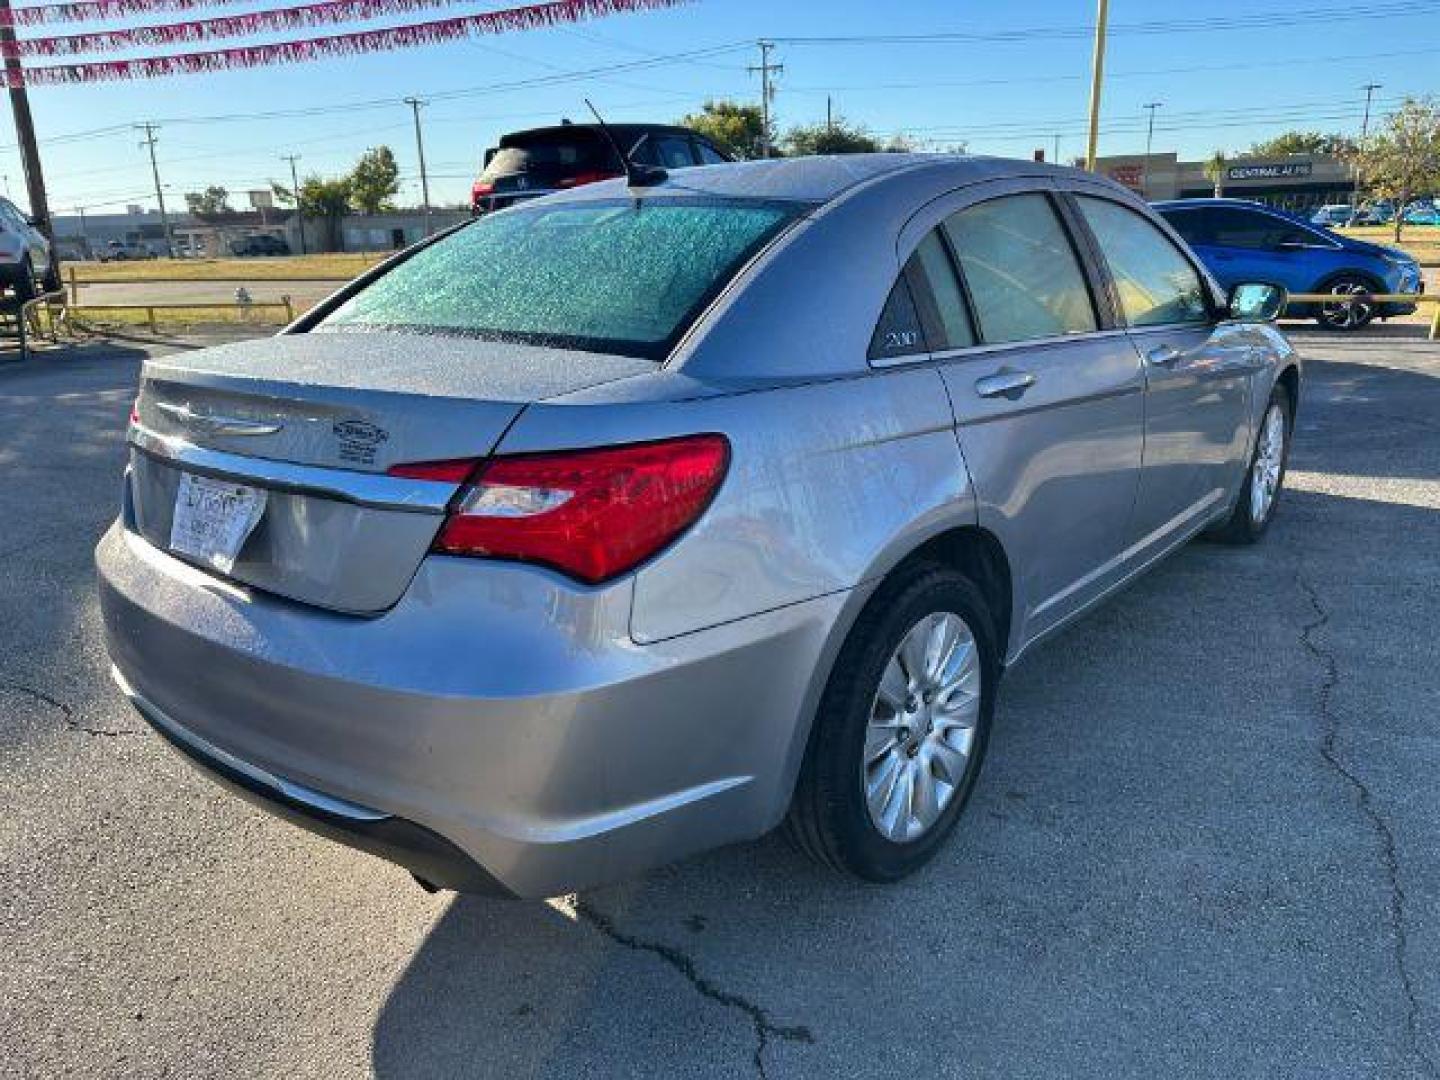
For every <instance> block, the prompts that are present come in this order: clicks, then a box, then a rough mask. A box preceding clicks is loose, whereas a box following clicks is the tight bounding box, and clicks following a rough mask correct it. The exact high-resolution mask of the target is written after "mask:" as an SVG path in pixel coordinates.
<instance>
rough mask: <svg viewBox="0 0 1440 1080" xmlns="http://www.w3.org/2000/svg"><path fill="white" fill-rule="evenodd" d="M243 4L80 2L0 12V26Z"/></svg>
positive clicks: (219, 0)
mask: <svg viewBox="0 0 1440 1080" xmlns="http://www.w3.org/2000/svg"><path fill="white" fill-rule="evenodd" d="M244 2H245V0H80V2H79V3H74V4H35V5H33V6H31V7H17V8H10V9H9V10H7V11H0V26H44V25H46V24H47V23H66V22H92V21H100V20H103V19H119V18H122V17H123V16H126V15H146V14H149V13H150V12H154V11H193V10H195V9H196V8H210V7H220V6H221V5H222V4H240V3H244Z"/></svg>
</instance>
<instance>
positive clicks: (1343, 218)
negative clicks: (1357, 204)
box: [1310, 203, 1355, 226]
mask: <svg viewBox="0 0 1440 1080" xmlns="http://www.w3.org/2000/svg"><path fill="white" fill-rule="evenodd" d="M1354 216H1355V208H1354V207H1353V206H1349V205H1347V204H1345V203H1331V204H1330V205H1328V206H1322V207H1320V209H1319V210H1316V211H1315V213H1313V214H1312V215H1310V224H1311V225H1325V226H1332V225H1349V224H1350V221H1351V219H1352V218H1353V217H1354Z"/></svg>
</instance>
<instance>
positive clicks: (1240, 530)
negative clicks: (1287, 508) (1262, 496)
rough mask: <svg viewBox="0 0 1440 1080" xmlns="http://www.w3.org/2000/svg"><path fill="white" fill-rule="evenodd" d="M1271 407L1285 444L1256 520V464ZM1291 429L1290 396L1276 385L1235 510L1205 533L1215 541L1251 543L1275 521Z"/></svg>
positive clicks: (1292, 429) (1262, 418)
mask: <svg viewBox="0 0 1440 1080" xmlns="http://www.w3.org/2000/svg"><path fill="white" fill-rule="evenodd" d="M1272 410H1279V413H1280V421H1281V430H1282V431H1283V432H1284V439H1285V443H1284V446H1283V448H1282V450H1281V453H1280V474H1279V477H1278V478H1277V479H1276V481H1275V488H1274V494H1273V495H1272V496H1271V498H1270V502H1269V505H1268V506H1266V507H1265V512H1264V513H1263V514H1262V515H1260V516H1259V517H1258V519H1257V517H1256V509H1255V495H1256V491H1255V483H1254V477H1255V467H1256V462H1257V461H1258V460H1259V458H1260V452H1261V444H1262V442H1263V439H1264V434H1265V425H1266V423H1267V421H1268V420H1269V417H1270V413H1271V411H1272ZM1294 430H1295V417H1294V412H1293V410H1292V408H1291V405H1290V395H1289V394H1288V393H1287V392H1286V390H1285V387H1283V386H1280V385H1278V384H1277V385H1276V387H1275V389H1273V390H1272V391H1270V401H1269V403H1268V404H1267V405H1266V406H1265V413H1264V416H1262V417H1261V420H1260V427H1259V429H1258V430H1257V431H1256V433H1255V446H1254V448H1253V449H1252V450H1251V451H1250V460H1249V463H1248V464H1247V465H1246V467H1245V476H1244V479H1242V480H1241V481H1240V497H1239V498H1238V499H1236V500H1235V509H1234V510H1232V511H1231V512H1230V516H1229V517H1228V518H1226V519H1225V521H1224V523H1222V524H1221V525H1219V526H1218V527H1216V528H1215V529H1212V530H1211V531H1210V533H1209V534H1208V535H1209V536H1210V537H1211V538H1212V539H1215V540H1218V541H1220V542H1221V543H1222V544H1253V543H1256V542H1257V541H1259V539H1260V538H1261V537H1262V536H1264V535H1265V530H1266V529H1268V528H1270V522H1272V521H1274V520H1275V509H1276V507H1278V506H1279V505H1280V496H1281V493H1282V492H1283V491H1284V490H1285V470H1286V468H1287V467H1288V466H1289V463H1290V442H1291V435H1292V434H1293V433H1294Z"/></svg>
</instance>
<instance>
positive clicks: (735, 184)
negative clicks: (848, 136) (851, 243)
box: [546, 154, 1099, 203]
mask: <svg viewBox="0 0 1440 1080" xmlns="http://www.w3.org/2000/svg"><path fill="white" fill-rule="evenodd" d="M926 169H929V170H939V171H943V172H944V173H945V178H946V180H947V181H948V182H950V183H951V184H952V185H953V186H955V187H960V186H963V185H965V184H970V183H977V182H979V181H981V180H993V179H1003V178H1005V177H1010V176H1046V175H1076V174H1078V175H1080V176H1085V177H1087V178H1089V179H1091V180H1098V179H1099V178H1097V177H1095V176H1093V175H1091V174H1089V173H1084V172H1081V171H1080V170H1077V169H1072V168H1069V167H1066V166H1060V165H1047V164H1044V163H1042V162H1032V161H1023V160H1020V161H1016V160H1010V159H1008V158H992V157H972V156H969V155H963V154H836V155H830V156H817V157H793V158H771V159H769V160H763V161H734V162H726V163H725V164H722V165H707V166H705V167H704V168H697V169H677V170H674V171H673V172H672V173H671V174H670V176H669V177H668V178H667V179H666V180H665V181H664V182H663V183H660V184H657V185H655V186H654V187H647V188H642V189H639V190H638V191H636V190H631V189H630V188H628V187H627V186H626V184H625V181H624V180H623V179H621V180H606V181H602V182H601V183H598V184H588V185H586V186H585V187H583V188H576V189H575V190H574V191H572V192H568V193H566V194H564V195H560V196H553V195H552V196H550V197H549V198H548V199H547V200H546V201H547V202H554V201H556V200H570V199H574V200H586V199H613V198H615V196H616V195H618V194H622V193H623V194H630V195H640V196H642V197H646V198H663V197H666V196H697V195H698V196H702V197H705V196H708V197H713V198H760V199H777V200H782V201H794V202H806V203H827V202H831V201H833V200H835V199H838V198H840V197H841V196H843V195H845V194H846V193H847V192H849V191H852V190H854V189H856V188H859V187H862V186H864V185H866V184H869V183H872V182H879V181H883V180H884V179H886V178H887V177H891V176H898V175H900V174H903V173H911V172H916V171H919V170H926Z"/></svg>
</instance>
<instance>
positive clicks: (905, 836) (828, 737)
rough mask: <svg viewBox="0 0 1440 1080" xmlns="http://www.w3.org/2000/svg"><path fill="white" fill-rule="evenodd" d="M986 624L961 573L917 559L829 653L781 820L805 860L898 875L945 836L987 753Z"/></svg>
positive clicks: (990, 645) (991, 701) (993, 665)
mask: <svg viewBox="0 0 1440 1080" xmlns="http://www.w3.org/2000/svg"><path fill="white" fill-rule="evenodd" d="M999 670H1000V667H999V659H998V652H997V645H996V642H995V635H994V630H993V621H992V618H991V614H990V612H989V610H988V608H987V606H986V604H985V600H984V597H983V595H982V594H981V592H980V590H979V589H978V588H977V587H976V586H975V585H974V584H973V583H972V582H971V581H970V580H969V579H968V578H966V577H965V576H964V575H963V574H960V573H958V572H956V571H954V570H951V569H949V568H948V567H944V566H939V565H935V564H917V565H915V566H912V567H909V568H907V569H905V570H902V571H901V572H900V574H899V575H898V576H897V577H895V578H893V579H892V580H891V581H889V582H887V583H886V584H885V585H884V586H882V588H881V590H880V591H879V592H878V593H876V595H875V596H874V597H872V598H871V600H870V602H869V604H867V606H866V608H865V610H864V612H862V614H861V616H860V618H859V619H858V620H857V621H856V624H855V626H854V628H853V629H852V630H851V632H850V637H849V638H848V639H847V640H846V643H845V646H844V648H843V649H842V650H841V653H840V656H839V658H838V659H837V660H836V664H835V670H834V672H833V674H832V675H831V677H830V682H829V684H828V686H827V687H826V689H825V694H824V697H823V698H822V700H821V704H820V709H819V711H818V713H817V715H816V717H815V724H814V728H813V730H812V732H811V737H810V744H809V747H808V749H807V751H806V756H805V761H804V764H803V765H802V766H801V772H800V779H799V782H798V784H797V787H796V792H795V799H794V802H793V803H792V804H791V808H790V815H789V818H788V819H787V823H786V824H787V831H788V832H789V834H790V836H791V838H792V839H793V840H794V841H795V842H796V844H797V846H799V847H800V848H801V850H803V851H804V852H806V853H807V854H808V855H810V856H811V857H813V858H815V859H817V860H818V861H820V862H823V863H825V864H827V865H829V866H832V867H834V868H835V869H837V870H841V871H844V872H846V873H850V874H853V875H855V876H857V877H860V878H864V879H866V880H869V881H882V882H888V881H896V880H898V879H900V878H902V877H904V876H906V875H907V874H910V873H912V872H914V871H915V870H918V869H919V868H920V867H921V866H923V865H925V864H926V863H927V862H929V861H930V859H932V858H933V857H934V856H935V853H936V852H937V851H938V850H939V849H940V847H941V846H942V845H943V844H944V842H945V840H946V838H947V837H948V836H949V834H950V832H951V831H952V830H953V829H954V827H955V823H956V822H957V821H958V820H959V817H960V813H961V811H962V809H963V808H964V806H965V802H966V800H967V799H968V798H969V796H970V792H971V790H972V789H973V787H974V785H975V779H976V777H977V775H978V774H979V771H980V763H981V761H982V760H983V758H984V756H985V747H986V744H987V741H988V739H989V733H990V722H991V717H992V715H993V712H994V706H995V687H996V683H997V681H998V678H999Z"/></svg>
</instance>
